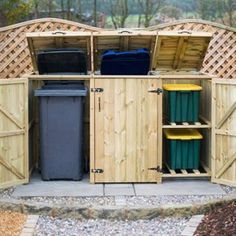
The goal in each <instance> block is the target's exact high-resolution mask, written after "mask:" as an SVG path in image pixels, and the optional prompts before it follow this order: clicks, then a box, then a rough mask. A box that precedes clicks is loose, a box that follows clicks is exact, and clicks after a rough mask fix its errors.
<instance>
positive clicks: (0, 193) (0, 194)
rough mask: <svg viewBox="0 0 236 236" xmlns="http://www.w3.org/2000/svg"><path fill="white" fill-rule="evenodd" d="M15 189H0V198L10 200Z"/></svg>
mask: <svg viewBox="0 0 236 236" xmlns="http://www.w3.org/2000/svg"><path fill="white" fill-rule="evenodd" d="M14 190H15V188H5V189H0V198H12V197H11V195H12V193H13V192H14Z"/></svg>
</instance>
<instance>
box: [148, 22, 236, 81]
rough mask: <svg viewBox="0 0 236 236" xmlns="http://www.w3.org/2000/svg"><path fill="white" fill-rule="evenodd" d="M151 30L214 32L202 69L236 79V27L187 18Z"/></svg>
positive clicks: (221, 76) (219, 75) (222, 76)
mask: <svg viewBox="0 0 236 236" xmlns="http://www.w3.org/2000/svg"><path fill="white" fill-rule="evenodd" d="M149 29H150V30H157V31H159V30H194V31H205V32H210V33H212V34H213V39H212V40H211V43H210V45H209V48H208V51H207V54H206V57H205V60H204V62H203V66H202V69H201V71H202V72H204V73H209V74H213V75H216V76H218V77H220V78H225V79H236V29H235V28H230V27H226V26H224V25H220V24H216V23H212V22H207V21H201V20H185V21H179V22H174V23H168V24H162V25H157V26H153V27H150V28H149Z"/></svg>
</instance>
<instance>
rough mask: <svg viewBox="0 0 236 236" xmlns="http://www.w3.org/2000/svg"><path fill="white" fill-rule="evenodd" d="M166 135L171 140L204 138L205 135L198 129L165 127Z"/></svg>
mask: <svg viewBox="0 0 236 236" xmlns="http://www.w3.org/2000/svg"><path fill="white" fill-rule="evenodd" d="M164 133H165V136H166V138H167V139H171V140H192V139H202V138H203V136H202V135H201V134H200V133H199V132H198V131H197V130H196V129H165V130H164Z"/></svg>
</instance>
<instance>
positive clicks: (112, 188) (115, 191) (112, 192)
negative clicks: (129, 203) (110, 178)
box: [104, 184, 135, 196]
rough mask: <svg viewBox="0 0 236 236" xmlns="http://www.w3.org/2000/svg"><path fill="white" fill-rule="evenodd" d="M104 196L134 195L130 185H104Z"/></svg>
mask: <svg viewBox="0 0 236 236" xmlns="http://www.w3.org/2000/svg"><path fill="white" fill-rule="evenodd" d="M104 192H105V196H133V195H135V192H134V188H133V185H132V184H105V187H104Z"/></svg>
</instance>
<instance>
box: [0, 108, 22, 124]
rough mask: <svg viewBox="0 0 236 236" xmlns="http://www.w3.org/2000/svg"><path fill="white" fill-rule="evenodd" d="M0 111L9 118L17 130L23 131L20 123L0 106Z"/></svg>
mask: <svg viewBox="0 0 236 236" xmlns="http://www.w3.org/2000/svg"><path fill="white" fill-rule="evenodd" d="M0 111H1V112H2V113H3V114H4V115H5V116H6V117H7V118H9V119H10V120H11V121H12V122H13V123H14V124H15V125H16V126H17V127H18V128H20V129H23V127H22V124H21V122H20V121H19V120H18V119H17V118H16V117H14V115H12V114H11V113H10V112H9V111H7V110H6V108H4V107H3V106H2V105H1V104H0Z"/></svg>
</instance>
